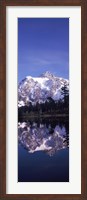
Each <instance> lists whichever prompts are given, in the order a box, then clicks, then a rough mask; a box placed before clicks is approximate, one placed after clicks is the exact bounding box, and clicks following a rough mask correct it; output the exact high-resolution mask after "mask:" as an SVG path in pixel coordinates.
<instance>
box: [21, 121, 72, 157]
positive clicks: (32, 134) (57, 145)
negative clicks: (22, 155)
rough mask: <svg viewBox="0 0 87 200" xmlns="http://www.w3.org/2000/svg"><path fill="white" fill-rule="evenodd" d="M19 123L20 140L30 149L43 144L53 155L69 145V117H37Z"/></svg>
mask: <svg viewBox="0 0 87 200" xmlns="http://www.w3.org/2000/svg"><path fill="white" fill-rule="evenodd" d="M19 124H20V125H19V129H18V130H19V141H20V143H21V144H23V146H24V147H25V148H26V147H27V148H28V150H30V147H31V150H32V151H34V150H35V149H34V148H37V149H38V148H40V146H41V145H42V146H41V148H44V151H46V153H47V154H49V155H53V154H54V153H55V152H56V151H57V150H58V149H61V148H65V147H68V145H69V122H68V118H61V119H60V118H58V119H57V118H52V117H51V118H35V119H31V120H29V121H26V123H25V125H24V126H23V123H19ZM49 138H50V139H49ZM44 142H45V143H44ZM38 145H39V146H38ZM48 147H49V148H48ZM35 151H36V150H35Z"/></svg>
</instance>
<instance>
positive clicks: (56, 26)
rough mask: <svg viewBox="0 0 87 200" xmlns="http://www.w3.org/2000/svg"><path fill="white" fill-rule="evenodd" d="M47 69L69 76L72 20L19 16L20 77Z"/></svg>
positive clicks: (61, 75)
mask: <svg viewBox="0 0 87 200" xmlns="http://www.w3.org/2000/svg"><path fill="white" fill-rule="evenodd" d="M45 71H50V72H51V73H53V74H54V75H57V76H60V77H64V78H67V79H68V78H69V19H68V18H19V19H18V80H19V81H21V80H22V79H23V78H25V77H26V76H29V75H30V76H39V75H40V74H42V73H43V72H45Z"/></svg>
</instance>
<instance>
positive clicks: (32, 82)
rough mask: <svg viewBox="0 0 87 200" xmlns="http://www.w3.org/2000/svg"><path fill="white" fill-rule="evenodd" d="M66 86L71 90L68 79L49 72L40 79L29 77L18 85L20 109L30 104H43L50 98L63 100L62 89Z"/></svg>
mask: <svg viewBox="0 0 87 200" xmlns="http://www.w3.org/2000/svg"><path fill="white" fill-rule="evenodd" d="M64 84H66V85H67V88H68V89H69V81H68V80H67V79H64V78H60V77H57V76H54V75H53V74H51V73H50V72H48V71H47V72H45V73H43V74H42V75H41V76H39V77H32V76H27V77H26V78H25V79H23V80H22V81H21V82H20V83H19V85H18V107H21V106H24V105H28V103H29V102H31V103H32V104H33V105H34V104H36V103H37V102H39V103H43V102H45V101H46V100H47V98H48V97H51V98H52V99H54V100H58V99H60V98H62V96H61V88H62V87H63V86H64Z"/></svg>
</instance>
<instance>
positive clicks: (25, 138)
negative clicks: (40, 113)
mask: <svg viewBox="0 0 87 200" xmlns="http://www.w3.org/2000/svg"><path fill="white" fill-rule="evenodd" d="M18 182H69V120H68V118H67V117H63V118H62V117H59V118H58V117H49V118H31V119H29V120H26V121H24V120H22V121H20V122H19V123H18Z"/></svg>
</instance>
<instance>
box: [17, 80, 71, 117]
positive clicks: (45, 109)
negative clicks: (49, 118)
mask: <svg viewBox="0 0 87 200" xmlns="http://www.w3.org/2000/svg"><path fill="white" fill-rule="evenodd" d="M61 95H62V97H63V98H61V99H59V100H57V101H54V100H53V99H52V98H51V97H48V98H47V100H46V101H45V103H39V102H37V103H36V104H35V105H32V103H31V102H29V105H28V106H27V105H25V106H22V107H20V108H18V117H19V118H20V117H22V116H23V115H26V114H29V115H32V114H40V115H42V114H53V113H54V114H69V90H68V89H67V86H66V84H64V86H63V87H62V88H61Z"/></svg>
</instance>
